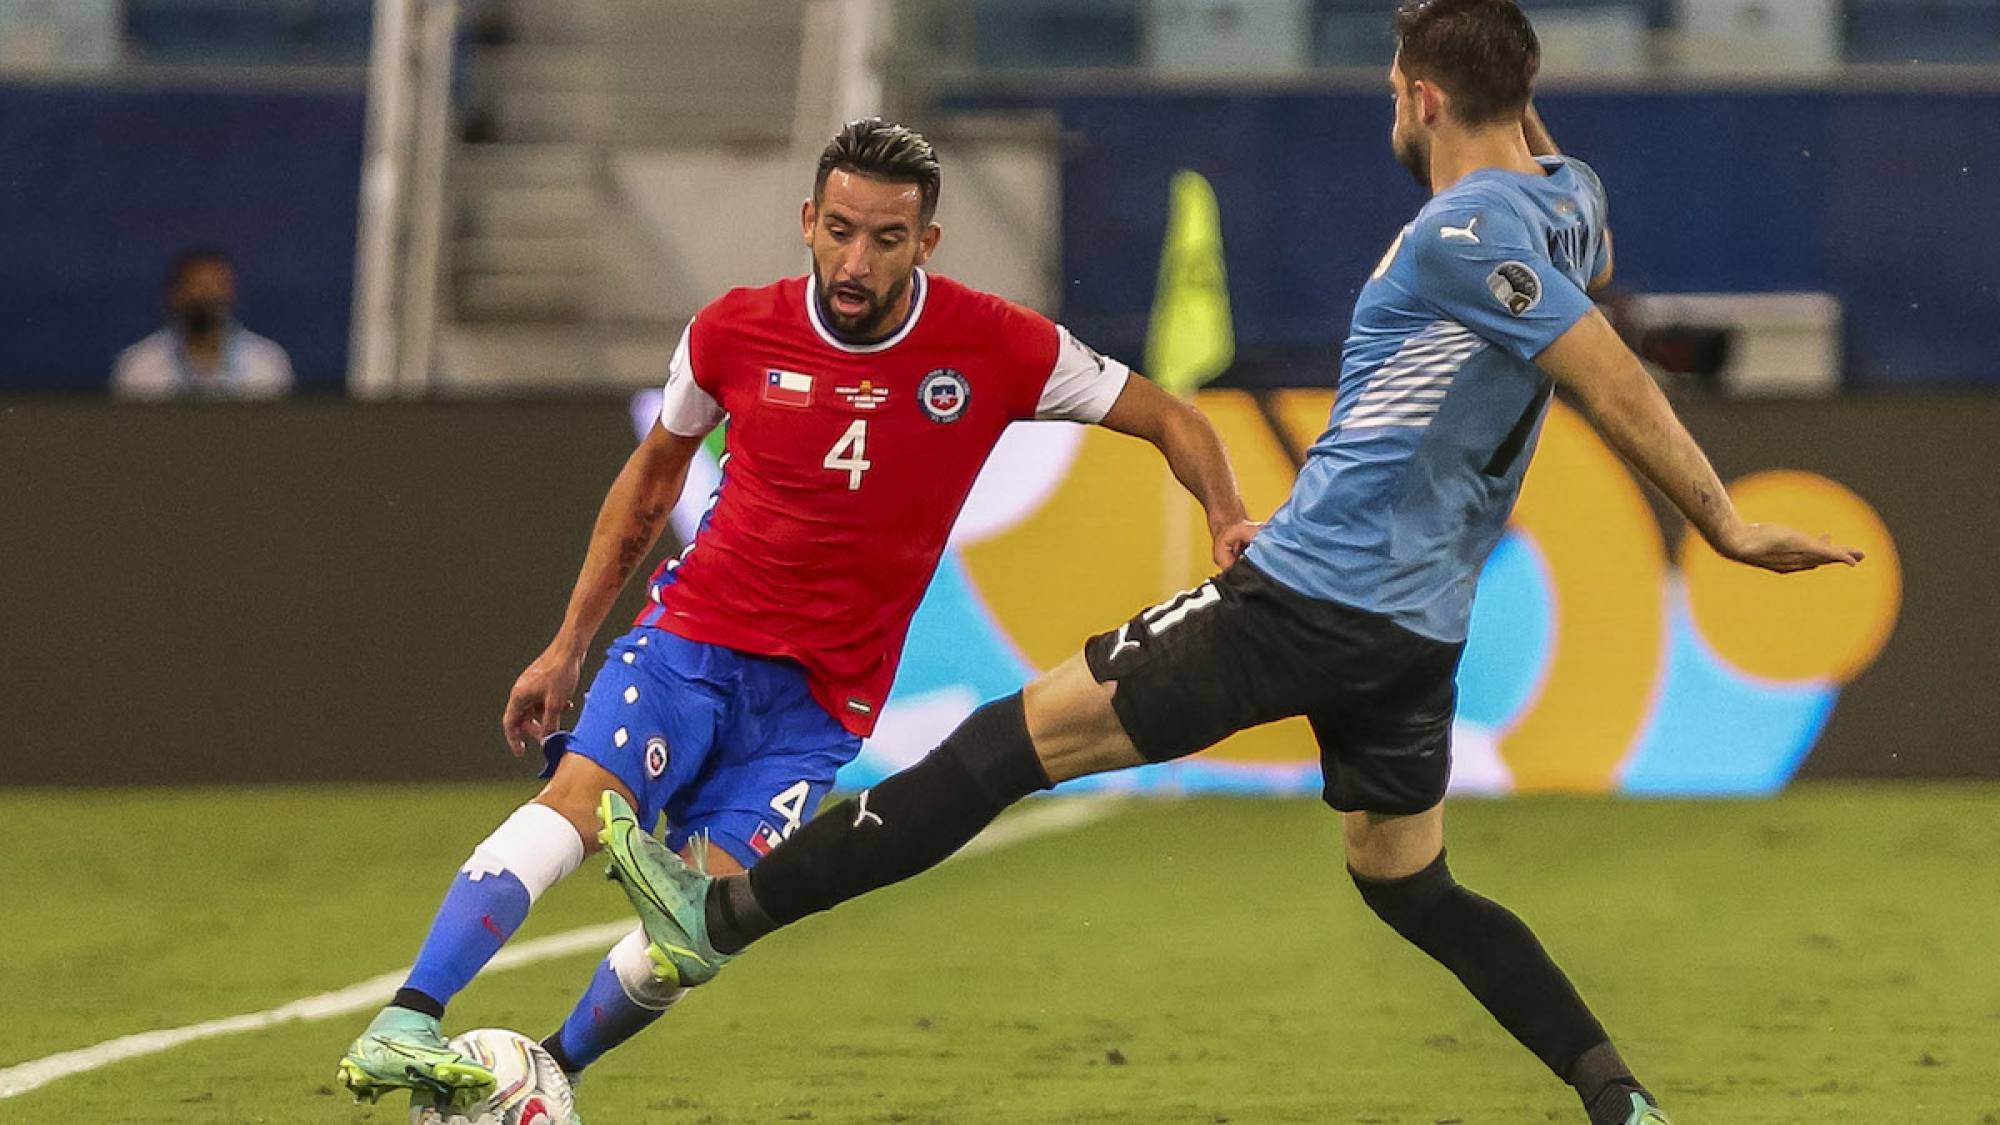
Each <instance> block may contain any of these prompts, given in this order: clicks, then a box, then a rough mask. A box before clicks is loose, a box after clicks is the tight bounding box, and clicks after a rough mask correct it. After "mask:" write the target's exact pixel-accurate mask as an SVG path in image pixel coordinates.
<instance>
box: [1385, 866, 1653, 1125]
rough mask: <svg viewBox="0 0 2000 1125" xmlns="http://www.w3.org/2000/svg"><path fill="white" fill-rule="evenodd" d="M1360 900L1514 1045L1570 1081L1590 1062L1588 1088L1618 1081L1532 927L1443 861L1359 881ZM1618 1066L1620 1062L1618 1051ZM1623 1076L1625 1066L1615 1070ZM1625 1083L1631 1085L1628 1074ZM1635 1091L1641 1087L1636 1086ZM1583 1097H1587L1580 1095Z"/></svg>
mask: <svg viewBox="0 0 2000 1125" xmlns="http://www.w3.org/2000/svg"><path fill="white" fill-rule="evenodd" d="M1354 883H1355V885H1356V886H1358V887H1359V888H1361V897H1362V899H1363V900H1364V901H1366V902H1367V903H1368V905H1369V906H1370V907H1371V908H1373V909H1374V911H1375V913H1376V914H1378V915H1380V916H1381V917H1382V920H1383V921H1385V922H1387V923H1389V925H1390V926H1391V927H1393V928H1394V929H1395V931H1396V932H1397V933H1399V934H1401V935H1403V937H1405V938H1407V939H1408V940H1409V941H1410V943H1411V944H1413V945H1415V946H1416V947H1417V948H1419V949H1421V950H1423V951H1424V952H1425V953H1428V954H1430V955H1431V956H1432V957H1433V958H1435V959H1437V961H1438V962H1439V963H1440V964H1442V965H1443V966H1444V967H1445V968H1447V969H1450V970H1451V971H1452V974H1453V975H1454V976H1456V977H1458V979H1459V980H1460V981H1461V982H1462V983H1463V984H1464V985H1465V987H1466V988H1467V989H1468V990H1469V991H1471V993H1472V995H1473V996H1474V998H1476V999H1477V1000H1478V1001H1479V1002H1480V1003H1481V1004H1483V1005H1485V1007H1486V1010H1487V1011H1489V1012H1491V1013H1493V1018H1495V1019H1497V1020H1499V1021H1500V1026H1502V1027H1504V1028H1506V1029H1507V1030H1508V1032H1510V1033H1511V1034H1512V1035H1513V1036H1514V1038H1516V1039H1518V1040H1520V1041H1521V1044H1522V1046H1525V1047H1526V1048H1528V1049H1529V1050H1530V1051H1533V1052H1534V1053H1535V1057H1537V1058H1539V1059H1541V1060H1542V1062H1543V1063H1544V1064H1546V1065H1547V1066H1548V1068H1549V1069H1550V1070H1553V1071H1554V1072H1555V1073H1556V1076H1557V1077H1559V1078H1561V1079H1562V1080H1563V1081H1565V1082H1568V1081H1570V1080H1571V1074H1572V1072H1573V1071H1575V1070H1576V1069H1577V1066H1578V1063H1579V1062H1580V1061H1584V1060H1585V1058H1586V1056H1587V1055H1589V1056H1590V1062H1591V1065H1590V1066H1587V1067H1585V1068H1584V1069H1586V1070H1588V1071H1589V1072H1590V1073H1588V1074H1586V1075H1584V1076H1583V1077H1584V1079H1585V1081H1589V1082H1595V1083H1597V1084H1598V1085H1599V1087H1600V1091H1601V1088H1602V1085H1603V1083H1604V1082H1607V1081H1609V1080H1610V1078H1611V1076H1609V1075H1608V1074H1606V1070H1605V1068H1604V1067H1603V1066H1602V1065H1601V1064H1602V1062H1603V1058H1604V1056H1603V1055H1602V1054H1601V1053H1598V1054H1592V1052H1593V1050H1594V1049H1595V1048H1597V1047H1599V1046H1600V1045H1602V1046H1604V1047H1607V1048H1608V1047H1609V1039H1610V1037H1609V1036H1607V1035H1606V1034H1605V1033H1604V1027H1603V1025H1602V1024H1600V1023H1598V1022H1597V1017H1596V1016H1593V1015H1591V1014H1590V1009H1589V1008H1588V1007H1586V1006H1585V1005H1584V1002H1583V998H1582V997H1580V996H1578V995H1577V993H1576V989H1575V988H1574V987H1573V986H1572V985H1571V984H1570V982H1569V978H1568V977H1566V976H1564V975H1563V971H1562V970H1561V969H1559V968H1557V967H1556V963H1555V962H1554V961H1553V960H1551V959H1550V958H1549V955H1548V953H1547V951H1545V950H1544V949H1543V948H1542V943H1541V942H1539V941H1537V940H1535V935H1534V933H1533V932H1531V931H1530V930H1529V929H1528V927H1527V925H1526V923H1524V922H1522V921H1521V920H1520V919H1519V918H1517V917H1515V916H1514V915H1513V913H1512V912H1510V911H1509V910H1508V909H1507V908H1506V907H1504V906H1501V905H1500V904H1499V903H1496V902H1493V901H1491V900H1488V899H1484V898H1481V897H1480V896H1478V895H1476V894H1473V893H1472V892H1471V891H1469V890H1466V889H1465V888H1464V887H1461V886H1459V885H1458V883H1457V882H1456V881H1455V880H1453V879H1452V877H1451V869H1450V868H1449V867H1447V866H1445V861H1444V855H1443V853H1439V855H1438V857H1437V859H1436V860H1435V861H1434V862H1433V863H1432V864H1431V865H1430V866H1429V867H1426V868H1424V869H1423V870H1422V871H1420V872H1418V873H1417V874H1415V875H1412V876H1410V877H1409V878H1407V879H1396V880H1391V881H1387V882H1381V881H1377V880H1373V879H1367V878H1364V877H1362V876H1360V875H1355V876H1354ZM1610 1057H1611V1059H1613V1060H1615V1059H1616V1058H1617V1052H1615V1051H1613V1052H1611V1055H1610ZM1616 1068H1617V1069H1618V1070H1621V1071H1622V1070H1623V1069H1624V1064H1623V1063H1622V1062H1618V1063H1617V1064H1616ZM1624 1077H1626V1078H1630V1074H1629V1072H1627V1073H1626V1074H1625V1075H1624ZM1635 1085H1636V1083H1635ZM1579 1093H1581V1090H1579Z"/></svg>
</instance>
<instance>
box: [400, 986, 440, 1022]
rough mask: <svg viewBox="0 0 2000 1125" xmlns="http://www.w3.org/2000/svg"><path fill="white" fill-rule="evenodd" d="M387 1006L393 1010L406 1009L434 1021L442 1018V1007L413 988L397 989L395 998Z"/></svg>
mask: <svg viewBox="0 0 2000 1125" xmlns="http://www.w3.org/2000/svg"><path fill="white" fill-rule="evenodd" d="M389 1006H390V1007H393V1008H408V1009H409V1010H411V1011H412V1012H421V1013H423V1014H424V1015H427V1016H429V1017H430V1018H432V1019H434V1020H441V1019H443V1018H444V1005H443V1004H440V1003H438V1002H437V1001H436V1000H433V999H431V998H430V997H429V996H427V995H425V994H424V993H421V992H418V991H417V990H416V989H414V988H399V989H397V990H396V998H395V999H394V1000H391V1001H389Z"/></svg>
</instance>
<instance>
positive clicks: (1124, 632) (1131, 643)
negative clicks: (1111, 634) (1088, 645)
mask: <svg viewBox="0 0 2000 1125" xmlns="http://www.w3.org/2000/svg"><path fill="white" fill-rule="evenodd" d="M1131 636H1132V623H1131V622H1130V621H1127V622H1126V623H1125V624H1123V625H1120V626H1119V627H1118V641H1117V643H1116V644H1113V645H1112V646H1111V655H1110V656H1107V657H1105V660H1107V661H1110V660H1116V659H1118V654H1119V653H1121V652H1124V651H1125V650H1126V649H1128V648H1138V647H1139V642H1138V641H1135V640H1132V639H1130V638H1131Z"/></svg>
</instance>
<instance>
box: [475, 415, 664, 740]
mask: <svg viewBox="0 0 2000 1125" xmlns="http://www.w3.org/2000/svg"><path fill="white" fill-rule="evenodd" d="M700 447H701V439H700V438H698V437H683V436H681V435H679V434H676V433H673V432H672V431H670V430H668V429H667V428H666V427H664V426H661V425H658V424H655V425H654V427H653V429H652V431H651V432H650V433H648V434H647V435H646V439H645V440H644V441H642V442H640V443H639V448H637V449H635V450H633V451H632V456H631V457H629V458H627V459H626V461H625V467H624V468H623V469H622V470H620V471H619V473H618V479H616V480H614V481H612V482H611V491H610V492H609V493H608V494H607V495H606V496H605V497H604V506H603V507H602V508H601V509H599V510H598V513H597V525H596V526H595V527H594V528H592V529H591V532H590V547H589V550H588V551H586V552H585V554H584V558H583V570H582V572H581V573H579V574H578V575H577V576H576V588H575V589H574V590H572V591H571V592H570V596H569V609H568V611H567V612H566V613H564V615H563V623H562V628H561V629H560V630H558V631H557V632H556V636H555V639H554V640H552V641H550V642H549V647H548V648H546V649H544V650H543V651H542V654H541V655H540V656H538V657H536V658H535V662H534V663H533V664H530V665H528V668H527V670H526V671H524V672H522V673H521V678H520V679H518V680H516V681H515V682H514V690H513V691H511V692H509V693H508V695H507V709H506V710H505V711H504V712H503V713H502V714H501V717H500V726H501V729H502V730H503V731H504V732H505V734H506V736H507V747H508V749H510V750H512V751H513V752H514V754H515V756H516V757H519V756H520V755H522V754H524V753H526V752H527V750H528V747H529V745H530V744H531V742H530V740H533V744H536V745H539V744H540V742H541V740H542V739H544V738H546V737H548V735H549V734H550V733H551V732H552V731H554V730H555V729H556V728H557V726H558V724H559V723H560V722H561V720H562V713H563V712H564V711H565V710H567V709H568V707H569V705H570V700H571V697H573V696H574V695H575V694H576V682H577V679H578V677H579V676H580V675H581V674H582V671H583V657H584V653H585V652H586V651H587V650H588V648H589V647H590V639H591V638H592V637H594V636H596V635H597V629H598V627H599V626H600V625H603V624H604V618H605V616H606V615H607V614H609V613H610V612H611V605H612V603H613V602H615V601H617V600H618V591H620V590H622V589H624V588H625V583H626V581H627V580H628V579H630V578H631V577H632V571H634V570H635V569H637V568H638V566H639V564H640V563H641V562H644V561H645V559H646V556H647V555H648V554H650V553H651V552H652V550H653V544H655V543H657V542H659V539H660V532H661V531H662V530H663V529H664V528H665V527H666V522H667V513H669V512H671V511H673V508H674V504H675V503H676V502H678V501H679V500H680V495H681V489H682V488H683V487H684V486H685V485H686V484H687V473H688V464H689V462H691V461H692V460H693V459H694V453H695V450H697V449H699V448H700Z"/></svg>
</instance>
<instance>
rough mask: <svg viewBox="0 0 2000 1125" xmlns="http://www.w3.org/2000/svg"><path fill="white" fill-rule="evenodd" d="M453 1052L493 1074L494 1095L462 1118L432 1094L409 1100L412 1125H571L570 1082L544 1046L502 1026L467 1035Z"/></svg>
mask: <svg viewBox="0 0 2000 1125" xmlns="http://www.w3.org/2000/svg"><path fill="white" fill-rule="evenodd" d="M451 1046H452V1049H453V1050H455V1051H458V1052H459V1053H460V1054H463V1055H467V1056H469V1057H471V1058H475V1059H478V1060H479V1061H480V1062H481V1063H483V1064H485V1065H486V1066H487V1067H489V1068H491V1069H492V1071H493V1079H494V1081H493V1094H492V1096H491V1097H488V1098H487V1099H486V1100H485V1101H483V1102H480V1103H479V1104H477V1105H475V1106H473V1107H472V1108H471V1109H469V1110H467V1111H466V1112H465V1113H463V1114H459V1113H454V1112H452V1111H451V1109H450V1108H449V1106H440V1105H439V1104H438V1103H437V1100H436V1099H435V1098H434V1097H433V1096H432V1095H430V1094H428V1093H425V1092H422V1091H419V1092H417V1093H415V1094H413V1095H411V1097H410V1125H569V1116H570V1111H571V1110H572V1109H573V1108H574V1107H575V1105H576V1099H575V1097H574V1095H572V1094H571V1093H570V1089H569V1079H568V1078H567V1077H565V1076H564V1075H563V1072H562V1068H561V1067H560V1066H557V1065H556V1060H555V1059H554V1058H552V1057H550V1055H549V1053H548V1052H547V1051H545V1050H543V1049H542V1045H541V1044H540V1043H537V1042H535V1041H534V1040H533V1039H530V1038H528V1037H527V1036H525V1035H522V1034H520V1033H519V1032H513V1031H508V1030H506V1029H505V1028H499V1027H482V1028H480V1029H479V1030H477V1031H468V1032H466V1033H465V1034H463V1035H461V1036H459V1037H458V1038H456V1039H453V1040H452V1041H451Z"/></svg>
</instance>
